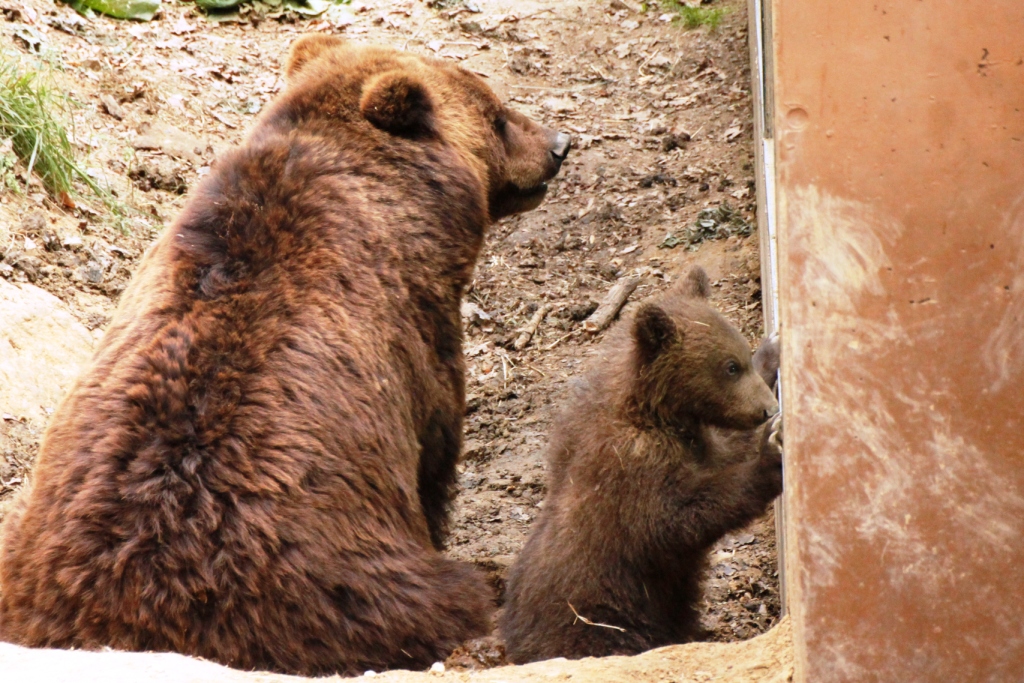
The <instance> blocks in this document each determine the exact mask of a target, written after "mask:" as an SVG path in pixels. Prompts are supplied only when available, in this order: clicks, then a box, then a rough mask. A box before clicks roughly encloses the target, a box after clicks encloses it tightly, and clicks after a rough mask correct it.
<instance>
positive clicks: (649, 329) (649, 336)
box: [633, 304, 676, 364]
mask: <svg viewBox="0 0 1024 683" xmlns="http://www.w3.org/2000/svg"><path fill="white" fill-rule="evenodd" d="M675 336H676V324H675V323H674V322H672V318H670V317H669V315H668V313H666V312H665V311H664V310H663V309H662V308H660V307H659V306H656V305H655V304H644V305H642V306H641V307H640V308H639V310H637V312H636V317H635V318H634V319H633V339H634V340H635V341H636V347H637V354H638V356H639V360H640V362H641V363H643V364H648V363H651V362H653V361H654V359H656V358H657V357H658V356H659V355H660V354H661V352H662V351H664V350H665V349H666V348H668V345H669V344H671V343H672V339H673V338H674V337H675Z"/></svg>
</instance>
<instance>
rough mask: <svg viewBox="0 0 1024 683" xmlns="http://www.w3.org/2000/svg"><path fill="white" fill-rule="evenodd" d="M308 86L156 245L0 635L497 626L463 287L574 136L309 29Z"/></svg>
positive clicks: (249, 665)
mask: <svg viewBox="0 0 1024 683" xmlns="http://www.w3.org/2000/svg"><path fill="white" fill-rule="evenodd" d="M287 73H288V77H289V80H290V83H289V87H288V88H287V89H286V90H285V92H284V93H283V94H282V95H281V96H280V97H279V98H278V99H277V100H276V101H275V102H273V103H272V104H271V105H270V106H269V107H268V108H267V111H266V112H265V113H264V114H263V115H262V116H261V117H260V119H259V121H258V122H257V123H256V125H255V127H254V129H253V131H252V132H251V134H250V136H249V138H248V141H247V143H246V144H245V145H243V146H242V147H241V148H240V149H238V150H236V151H234V152H232V153H230V154H227V155H226V156H224V157H223V158H221V159H220V160H219V161H218V162H217V164H216V165H215V167H214V170H213V172H212V173H211V174H210V176H209V177H208V178H207V179H206V180H205V181H204V182H203V183H202V184H201V185H200V186H199V187H198V188H197V189H196V191H195V193H194V196H193V197H192V199H191V201H190V202H189V204H188V206H187V207H186V209H185V210H184V211H183V213H182V215H181V217H180V218H179V219H178V221H177V222H176V223H175V224H174V225H173V226H172V227H171V228H169V229H168V230H167V231H166V233H165V234H164V235H163V236H162V237H161V238H160V239H159V240H158V242H157V243H156V244H155V245H154V246H153V248H152V249H151V250H150V251H149V252H148V254H147V255H146V257H145V258H144V260H143V263H142V264H141V266H140V269H139V271H138V273H137V274H136V277H135V279H134V281H133V283H132V285H131V286H130V287H129V289H128V290H127V291H126V292H125V295H124V297H123V300H122V302H121V304H120V307H119V311H118V313H117V315H116V317H115V319H114V321H113V322H112V324H111V326H110V329H109V330H108V331H107V334H106V335H105V337H104V339H103V342H102V344H101V346H100V348H99V349H98V350H97V352H96V355H95V358H94V360H93V362H92V366H91V368H90V369H89V370H88V371H87V372H86V373H85V375H84V376H83V377H82V378H81V379H80V381H79V382H78V383H77V385H76V386H75V387H74V388H73V389H72V391H71V392H70V394H69V395H68V397H67V399H66V400H65V401H64V402H63V404H62V405H61V406H60V408H59V409H58V411H57V412H56V414H55V415H54V416H53V420H52V426H51V428H50V430H49V432H48V433H47V434H46V436H45V439H44V442H43V445H42V448H41V451H40V454H39V458H38V462H37V465H36V469H35V473H34V476H33V481H32V486H31V488H30V489H29V490H26V492H25V493H24V495H23V497H22V498H21V500H20V503H19V505H18V507H17V509H16V510H15V511H14V512H13V513H12V514H11V515H10V516H9V518H8V519H7V520H6V523H5V526H4V529H3V542H2V550H0V552H2V557H0V636H2V637H3V639H5V640H8V641H11V642H15V643H19V644H23V645H29V646H36V647H62V648H72V647H73V648H88V649H95V648H100V647H104V646H110V647H112V648H116V649H124V650H171V651H176V652H181V653H185V654H190V655H198V656H202V657H206V658H209V659H212V660H215V661H218V662H222V663H225V664H229V665H232V666H235V667H240V668H245V669H271V670H275V671H283V672H289V673H294V674H305V675H319V674H329V673H349V674H351V673H361V672H362V671H364V670H366V669H376V670H381V669H385V668H389V667H421V666H426V665H429V664H430V663H431V662H434V661H436V660H438V659H444V657H445V656H446V654H447V653H448V652H449V651H450V650H451V649H453V648H454V647H455V646H456V645H457V644H458V643H459V642H461V641H462V640H464V639H466V638H470V637H473V636H476V635H480V634H482V633H484V632H485V631H487V629H488V626H489V617H490V613H491V610H492V606H491V602H492V596H491V595H490V592H489V590H488V588H487V587H486V584H485V582H484V580H483V577H482V576H481V575H479V574H478V573H477V572H476V571H475V570H474V569H472V568H471V567H470V566H468V565H464V564H461V563H457V562H454V561H451V560H448V559H445V558H444V557H443V556H442V555H441V554H440V553H439V552H438V551H437V548H439V547H441V546H442V544H443V540H444V537H445V529H446V524H447V521H448V508H449V503H450V501H451V497H452V494H453V485H454V481H455V462H456V459H457V456H458V453H459V449H460V447H461V433H462V415H463V412H464V379H463V374H464V363H463V359H462V354H461V343H462V334H461V320H460V315H459V305H460V299H461V296H462V292H463V290H464V288H465V287H466V285H467V283H468V282H469V280H470V276H471V273H472V270H473V266H474V263H475V261H476V258H477V254H478V252H479V250H480V247H481V242H482V239H483V234H484V229H485V227H486V226H487V224H488V223H489V222H490V221H491V220H493V219H495V218H497V217H500V216H502V215H505V214H508V213H511V212H513V211H520V210H525V209H529V208H531V207H533V206H535V205H536V204H537V203H539V202H540V200H541V198H543V195H544V188H545V181H547V180H548V179H550V178H551V177H552V176H554V175H555V173H557V171H558V168H559V165H560V163H561V160H562V159H563V158H564V156H565V154H566V153H567V151H568V138H567V136H564V135H562V134H556V133H554V132H553V131H549V130H547V129H544V128H541V127H540V126H537V125H535V124H533V123H531V122H530V121H528V120H527V119H525V118H523V117H521V116H519V115H517V114H515V113H513V112H510V111H508V110H507V109H505V108H504V107H503V106H502V105H501V103H500V102H499V101H498V100H497V99H496V98H495V96H494V95H493V94H492V93H491V91H490V90H489V89H488V88H487V87H486V86H485V85H484V84H483V83H482V81H480V79H479V78H477V77H476V76H474V75H472V74H470V73H468V72H466V71H464V70H461V69H459V68H456V67H453V66H449V65H447V64H445V63H442V62H440V61H436V60H431V59H425V58H420V57H414V56H412V55H408V54H404V53H400V52H396V51H394V50H390V49H385V48H359V47H355V46H352V45H350V44H348V43H345V42H343V41H341V40H339V39H337V38H330V37H324V36H314V37H308V38H304V39H300V40H299V41H298V42H297V44H296V45H295V46H294V48H293V52H292V54H291V57H290V59H289V62H288V67H287Z"/></svg>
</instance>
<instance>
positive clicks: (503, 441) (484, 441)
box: [0, 0, 779, 667]
mask: <svg viewBox="0 0 1024 683" xmlns="http://www.w3.org/2000/svg"><path fill="white" fill-rule="evenodd" d="M627 5H628V6H627ZM632 5H633V3H632V2H629V3H622V2H619V1H618V0H612V1H611V2H610V3H609V2H607V1H605V0H603V1H600V2H598V1H594V2H589V1H586V0H560V1H554V0H548V1H546V2H542V1H537V0H525V1H523V0H515V1H513V0H477V1H476V2H470V3H468V4H463V3H462V2H457V1H455V0H452V1H441V2H437V1H434V2H417V1H406V2H402V1H396V2H380V3H373V4H372V5H370V4H369V3H368V4H366V5H359V4H353V5H350V6H336V7H332V8H331V9H330V10H328V12H327V13H326V14H324V15H321V16H320V17H317V18H313V19H303V18H298V17H296V16H293V15H282V16H277V17H273V16H259V15H258V14H256V13H254V12H253V13H247V14H245V15H243V16H242V17H240V19H239V20H238V21H235V22H227V23H212V22H209V21H208V20H207V19H205V18H204V17H203V16H202V15H201V14H199V13H197V11H196V10H195V9H194V7H193V6H192V5H191V3H187V2H178V3H166V2H165V4H164V8H163V10H162V11H161V14H160V15H159V16H158V18H157V20H155V21H153V22H150V23H147V24H140V23H131V22H118V21H115V20H111V19H106V18H102V17H100V18H96V19H91V20H83V19H82V18H80V17H79V16H78V15H77V14H75V13H74V12H73V11H72V10H70V9H68V8H67V7H66V6H64V5H60V4H51V3H49V2H45V1H44V0H24V1H21V0H0V45H2V46H4V47H3V50H4V51H5V52H6V54H7V56H8V57H11V58H14V59H16V60H17V61H18V62H19V63H20V64H21V65H22V68H26V69H28V68H32V69H38V70H40V72H41V73H43V74H44V75H45V78H47V79H49V80H50V81H51V82H53V83H54V84H55V85H56V86H57V87H58V88H59V89H60V90H62V91H63V92H65V93H67V95H68V96H69V97H70V98H71V100H72V102H71V104H70V105H69V111H68V113H69V116H70V117H71V118H73V120H74V131H75V139H76V144H77V147H78V149H79V151H80V153H81V155H82V156H81V158H82V159H83V160H84V166H85V167H86V168H88V169H89V172H90V174H91V175H93V177H95V178H97V179H98V180H99V181H100V182H101V183H103V184H104V185H105V186H108V187H109V188H110V189H111V190H112V191H113V192H114V193H115V197H116V200H117V210H111V209H109V208H107V207H105V206H104V205H103V204H101V203H99V202H97V201H95V200H94V199H90V198H88V197H87V196H85V195H83V196H81V197H77V198H76V200H75V203H76V206H75V208H68V207H66V206H63V205H61V204H59V203H57V202H55V201H54V200H52V199H50V198H49V197H48V196H47V195H46V193H45V192H44V191H43V190H42V188H41V186H40V185H39V184H38V182H37V181H31V180H30V181H29V185H28V189H27V191H25V190H24V187H25V181H26V178H25V176H24V168H23V167H20V166H19V167H17V168H16V169H15V176H16V179H17V180H18V182H19V183H20V186H21V187H22V188H23V189H22V190H21V192H20V193H19V192H15V191H13V190H11V189H10V188H6V189H4V188H2V187H0V277H4V278H7V279H8V280H10V281H12V282H26V281H27V282H32V283H34V284H35V285H37V286H39V287H42V288H43V289H45V290H47V291H49V292H51V293H53V294H55V295H56V296H57V297H59V298H60V299H61V300H62V301H64V302H65V303H66V304H67V306H68V308H69V309H70V311H71V312H72V313H73V314H74V315H75V316H76V317H77V318H78V320H79V321H80V322H81V323H82V324H83V325H85V327H86V328H88V330H90V331H91V333H92V334H93V336H94V337H96V338H99V336H101V335H102V330H103V328H104V326H105V325H106V324H107V322H109V319H110V315H111V312H112V311H113V308H114V306H115V305H116V301H117V297H118V295H119V293H120V292H121V291H122V290H123V288H124V286H125V284H126V282H127V280H128V278H129V276H130V273H131V271H132V268H133V266H134V264H135V262H136V261H137V259H138V258H139V257H140V255H141V254H142V252H143V250H144V249H145V248H146V246H147V245H148V244H149V243H150V242H151V241H152V240H153V238H154V237H155V236H156V235H157V234H158V233H159V232H160V231H161V230H162V229H163V228H164V227H165V226H166V225H168V224H169V223H170V222H171V221H172V220H173V219H174V217H175V216H176V215H177V213H178V211H179V209H180V208H181V206H182V205H183V204H184V202H185V200H186V198H187V189H188V188H189V187H191V186H192V185H193V184H194V183H195V182H196V180H197V179H198V178H199V177H201V176H202V175H203V174H205V173H206V172H207V171H208V170H209V165H210V164H211V163H212V162H213V160H214V158H215V156H216V154H217V152H218V151H219V150H222V149H224V148H226V147H229V146H231V145H234V144H237V143H238V142H239V141H240V140H241V139H242V138H243V136H244V133H245V130H246V128H247V127H248V125H249V122H250V120H251V119H252V117H253V116H254V115H255V114H256V113H258V111H259V110H260V108H261V107H262V106H263V105H264V104H265V103H266V102H267V101H268V100H269V99H270V98H272V97H273V96H274V94H275V93H276V92H277V91H278V90H280V88H281V87H282V85H283V84H282V81H281V79H280V77H279V74H280V60H281V58H282V57H283V55H284V53H285V50H286V48H287V45H288V44H289V43H290V42H291V41H292V40H293V39H294V38H295V36H296V35H298V34H300V33H303V32H307V31H324V32H331V33H339V34H341V35H345V36H348V37H350V38H352V39H354V40H365V41H377V42H383V43H387V44H390V45H394V46H397V47H403V48H405V49H408V50H411V51H419V52H424V53H432V54H438V55H441V56H443V57H448V58H451V59H456V60H459V61H460V62H461V63H462V64H463V65H464V66H465V67H466V68H469V69H472V70H474V71H476V72H478V73H480V74H481V75H484V76H485V77H486V78H487V81H488V82H489V83H490V84H491V86H492V87H493V88H494V89H495V91H496V92H498V93H499V94H500V95H501V96H503V97H505V98H507V99H509V100H511V101H512V102H513V104H514V106H516V107H517V108H519V109H520V110H522V111H523V112H525V113H527V114H528V115H530V116H532V117H534V118H536V119H539V120H541V121H544V122H545V123H547V124H548V125H551V126H554V127H557V128H559V129H562V130H565V131H568V132H571V133H572V134H573V136H574V138H575V140H576V149H575V150H574V151H573V152H572V154H571V155H570V157H569V161H568V162H567V163H566V164H565V166H564V167H563V171H562V174H561V176H560V177H559V178H558V179H556V181H555V182H553V183H552V185H551V188H552V190H551V193H550V194H549V199H548V200H547V201H546V202H545V204H544V205H543V206H542V207H541V208H540V209H538V210H536V211H534V212H532V213H529V214H526V215H523V216H519V217H514V218H512V219H509V220H506V221H503V222H501V223H499V224H498V225H496V226H494V228H493V229H492V231H491V234H490V236H489V239H488V242H487V247H486V250H485V252H484V255H483V257H482V259H481V261H480V264H479V266H478V269H477V273H476V279H475V282H474V284H473V287H472V290H471V291H470V293H469V297H468V303H471V304H472V306H467V307H465V313H466V329H467V336H466V345H465V349H466V353H467V355H468V357H469V358H468V360H469V369H470V377H469V384H468V387H467V391H468V410H467V412H468V414H467V422H466V453H465V460H464V462H463V464H462V465H461V466H460V472H461V475H460V483H461V493H460V495H459V498H458V502H457V508H456V513H455V524H454V526H453V533H452V536H451V540H450V549H449V552H450V553H451V554H452V555H453V556H455V557H459V558H463V559H467V560H471V561H473V562H476V563H478V564H479V565H480V566H482V567H484V568H485V569H486V570H487V571H488V572H489V573H490V575H491V577H492V580H493V582H494V584H495V586H497V587H498V589H499V591H500V589H501V588H502V586H503V582H504V576H505V572H506V570H507V568H508V566H509V563H510V562H511V560H512V558H513V557H514V555H515V554H516V552H517V551H518V550H519V548H520V547H521V546H522V544H523V542H524V540H525V537H526V534H527V533H528V531H529V526H530V523H531V522H532V520H533V519H534V517H535V516H536V514H537V512H538V508H539V506H540V505H541V503H542V501H543V499H544V492H545V488H544V477H545V474H544V473H545V466H544V447H545V440H546V437H545V435H546V433H547V430H548V427H549V425H550V419H551V414H552V411H553V409H554V408H555V407H556V406H557V405H558V403H559V401H560V399H561V397H562V396H563V394H564V392H565V389H566V385H567V382H568V381H569V380H570V379H571V378H572V377H574V376H576V375H578V374H579V372H580V371H581V369H582V368H583V367H584V366H585V365H586V363H587V361H588V359H589V358H590V357H591V356H592V355H593V353H594V352H595V350H596V347H597V345H598V344H599V343H600V341H601V339H602V337H603V334H597V335H592V334H590V333H589V332H587V331H586V330H585V329H584V325H583V322H582V320H583V319H584V318H585V317H586V316H587V315H588V314H589V312H590V310H592V308H593V306H594V302H598V301H600V300H601V299H602V297H603V296H604V295H605V293H606V292H607V291H608V290H609V289H610V288H611V287H612V285H613V284H614V283H615V282H616V281H617V280H618V279H619V278H621V277H627V276H638V277H640V278H641V283H640V285H639V287H638V288H637V290H636V291H635V292H634V294H633V296H632V297H631V302H636V301H639V300H642V299H643V298H645V297H647V296H650V295H652V294H654V293H656V292H658V291H660V290H662V289H663V288H665V287H666V286H667V285H668V283H669V282H670V281H671V280H672V279H673V278H674V277H676V276H677V275H678V274H680V273H681V272H683V271H684V269H685V267H686V265H687V264H689V263H693V262H696V263H700V264H702V265H703V266H704V267H705V268H706V269H707V270H708V272H709V274H710V276H711V279H712V281H713V285H714V294H713V301H714V302H715V303H716V305H718V306H719V307H720V308H721V310H723V311H724V312H725V313H726V315H727V316H729V317H730V318H731V319H732V320H733V321H735V322H736V323H737V324H738V325H740V327H741V328H742V330H743V331H744V333H745V334H746V335H747V336H748V338H750V339H751V340H752V341H753V340H756V339H757V338H758V337H759V336H760V335H761V332H762V330H761V308H760V296H761V291H760V277H759V265H758V246H757V238H756V235H755V236H743V235H734V236H731V237H728V238H726V239H717V240H708V241H704V242H702V243H699V244H694V245H692V247H690V248H688V247H687V246H686V245H685V244H684V245H680V246H676V247H675V248H660V247H659V245H662V244H663V243H664V242H665V239H666V236H668V235H670V234H672V233H676V234H677V235H679V234H681V232H682V231H683V230H684V229H685V228H687V227H688V226H692V225H693V224H694V221H695V220H697V218H698V215H699V214H700V213H701V211H702V210H706V209H716V208H718V207H720V206H722V205H723V204H724V203H728V204H729V206H730V207H732V209H734V210H735V211H734V219H733V224H732V225H733V227H734V228H735V227H737V226H742V225H743V224H744V222H745V223H746V224H751V223H753V222H754V216H753V211H754V209H755V206H754V192H753V171H752V162H753V151H752V146H751V145H752V143H751V131H752V124H751V101H750V93H749V89H750V88H749V73H748V65H747V31H746V16H745V3H744V2H742V1H741V0H715V1H714V5H715V6H720V7H723V8H725V9H726V15H725V18H724V21H723V22H722V25H721V26H720V27H719V28H718V29H717V30H715V31H710V30H708V29H707V28H700V29H695V30H685V29H683V28H682V27H681V26H679V25H678V24H677V23H672V22H670V21H667V19H669V18H670V15H668V14H666V15H664V16H662V13H661V12H660V11H655V10H652V11H650V12H647V13H637V12H634V11H633V10H631V9H630V8H629V6H632ZM469 7H473V8H474V9H480V10H482V11H479V12H475V11H470V9H469ZM707 217H708V214H704V218H707ZM545 304H547V305H550V306H551V312H550V313H549V314H548V315H547V317H546V318H545V319H544V320H543V322H542V323H541V325H540V327H539V329H538V331H537V333H536V334H535V335H534V337H533V338H532V340H531V342H530V344H529V345H528V346H527V347H526V348H525V349H523V350H521V351H516V350H514V348H513V342H514V341H515V339H516V337H517V336H518V332H519V330H520V328H521V327H522V326H523V325H525V324H526V323H527V321H528V320H529V319H530V318H531V316H532V314H533V313H534V312H535V311H536V310H537V308H538V307H539V306H541V305H545ZM629 305H635V303H630V304H627V306H629ZM39 436H40V434H39V429H38V428H36V427H33V426H32V425H31V424H30V422H29V421H27V420H23V419H22V418H21V416H19V415H13V414H5V415H4V416H3V419H2V420H0V505H2V503H3V502H4V500H9V499H10V496H11V495H12V494H13V492H14V491H15V490H17V488H18V487H19V486H20V485H21V483H22V482H23V481H24V478H25V476H26V474H27V472H28V470H29V469H30V467H31V464H32V462H33V458H34V454H35V451H36V448H37V444H38V438H39ZM704 611H705V622H706V626H707V628H708V629H709V630H710V632H711V634H712V635H711V637H712V638H713V639H714V640H721V641H732V640H738V639H745V638H750V637H752V636H755V635H757V634H760V633H762V632H764V631H766V630H767V629H768V628H770V627H771V626H772V625H773V624H775V623H776V621H777V620H778V615H779V600H778V577H777V575H776V560H775V540H774V531H773V520H772V518H771V516H770V514H769V516H768V517H767V518H765V519H762V520H759V521H758V522H756V523H754V524H753V525H751V527H750V528H748V529H746V530H744V531H742V532H740V533H737V534H733V535H731V536H729V537H727V538H725V539H723V540H722V541H721V542H720V543H719V544H718V546H717V548H716V550H715V551H714V553H713V556H712V566H711V569H710V573H709V577H708V581H707V591H706V598H705V604H704ZM502 661H503V657H502V652H501V647H500V643H498V642H497V641H496V640H494V639H490V640H485V641H484V642H481V643H475V644H473V645H472V646H471V647H469V648H468V649H467V650H466V651H464V652H461V653H457V654H456V655H454V656H453V658H452V659H451V660H450V661H449V666H450V667H480V666H493V665H496V664H500V663H501V662H502Z"/></svg>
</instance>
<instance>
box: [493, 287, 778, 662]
mask: <svg viewBox="0 0 1024 683" xmlns="http://www.w3.org/2000/svg"><path fill="white" fill-rule="evenodd" d="M682 282H683V284H682V287H681V288H679V289H677V290H675V291H673V292H672V293H671V294H669V295H668V296H666V297H665V298H664V299H662V300H661V301H660V302H658V303H645V304H643V305H642V306H640V308H639V309H638V310H637V312H636V315H635V316H634V317H633V319H632V321H631V322H627V323H623V324H621V325H619V327H618V329H617V330H615V331H613V333H612V336H611V337H610V338H609V340H608V342H607V351H606V352H605V353H604V354H603V356H602V357H601V359H600V361H599V362H597V363H596V365H595V366H594V367H593V369H592V370H591V371H590V373H589V374H588V375H587V376H586V378H585V380H584V381H583V382H581V383H580V385H578V387H577V389H576V393H575V395H574V396H573V397H572V398H571V399H570V400H569V401H568V404H567V405H566V407H565V408H564V409H563V411H562V413H561V416H560V418H559V419H557V420H556V423H555V424H556V427H555V431H554V434H553V437H552V441H551V444H550V450H549V468H550V472H549V487H548V495H547V498H546V500H545V501H544V507H543V510H542V512H541V514H540V515H539V516H538V519H537V521H536V522H535V526H534V528H533V530H532V532H531V535H530V538H529V540H528V541H527V543H526V546H525V547H524V549H523V551H522V553H521V554H520V555H519V557H518V558H517V560H516V562H515V564H514V565H513V567H512V570H511V572H510V573H509V577H508V583H507V593H506V604H505V608H504V612H503V614H502V615H501V618H500V620H499V627H500V629H501V635H502V636H503V637H504V639H505V643H506V648H507V651H508V655H509V658H510V659H511V660H512V661H513V662H517V663H524V662H530V661H535V660H538V659H547V658H551V657H569V658H578V657H584V656H604V655H622V654H636V653H638V652H642V651H644V650H648V649H650V648H653V647H658V646H661V645H668V644H671V643H681V642H686V641H688V640H692V639H694V637H696V636H697V635H699V633H700V625H699V615H698V613H697V611H696V609H695V605H696V603H697V601H698V600H699V598H700V582H701V578H702V574H703V571H704V568H705V565H706V556H707V552H708V550H709V548H710V547H711V546H712V545H713V544H714V542H715V541H716V540H718V539H719V538H720V537H721V536H722V535H724V534H725V533H727V532H729V531H731V530H734V529H737V528H739V527H741V526H743V525H744V524H747V523H748V522H750V521H751V520H753V519H754V518H755V517H756V516H758V515H760V514H762V513H763V512H764V510H765V508H766V506H767V505H768V503H769V502H770V501H771V500H772V499H774V498H775V497H776V496H777V495H778V494H779V492H780V491H781V490H782V463H781V433H780V431H779V430H778V429H773V427H774V426H775V425H774V421H773V423H769V425H771V426H770V427H769V426H767V425H766V426H764V427H761V428H760V429H758V426H759V425H762V423H764V422H765V421H766V420H767V419H768V418H770V417H772V416H773V415H775V414H776V413H777V411H778V404H777V402H776V400H775V397H774V395H773V393H772V391H771V389H770V388H769V387H768V385H767V384H766V383H765V381H764V379H762V376H761V375H759V373H758V370H760V371H761V372H762V373H763V376H764V377H768V378H772V379H773V378H774V374H775V372H774V369H773V368H772V367H771V365H772V364H773V363H774V364H775V366H776V368H777V362H778V353H777V350H776V349H777V346H776V345H775V343H774V342H772V343H769V344H767V345H765V347H764V348H765V351H764V352H763V353H761V354H759V356H760V358H758V359H757V363H754V362H752V359H751V355H750V347H749V346H748V345H747V343H746V341H745V340H744V339H743V337H742V336H741V335H740V333H739V331H738V330H737V329H736V328H735V327H733V326H732V325H731V324H730V323H729V322H728V321H726V319H725V318H724V317H722V316H721V315H720V314H719V313H718V312H717V311H715V310H714V309H713V308H712V307H711V306H710V305H709V304H708V301H707V296H708V290H709V284H708V280H707V275H706V274H705V273H704V271H703V270H702V269H700V268H693V269H692V270H691V271H690V272H689V274H688V276H687V277H686V278H685V279H684V280H683V281H682ZM773 346H774V347H775V348H773ZM755 364H756V365H758V366H759V367H758V368H757V369H755V367H754V365H755ZM773 383H774V380H773Z"/></svg>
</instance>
